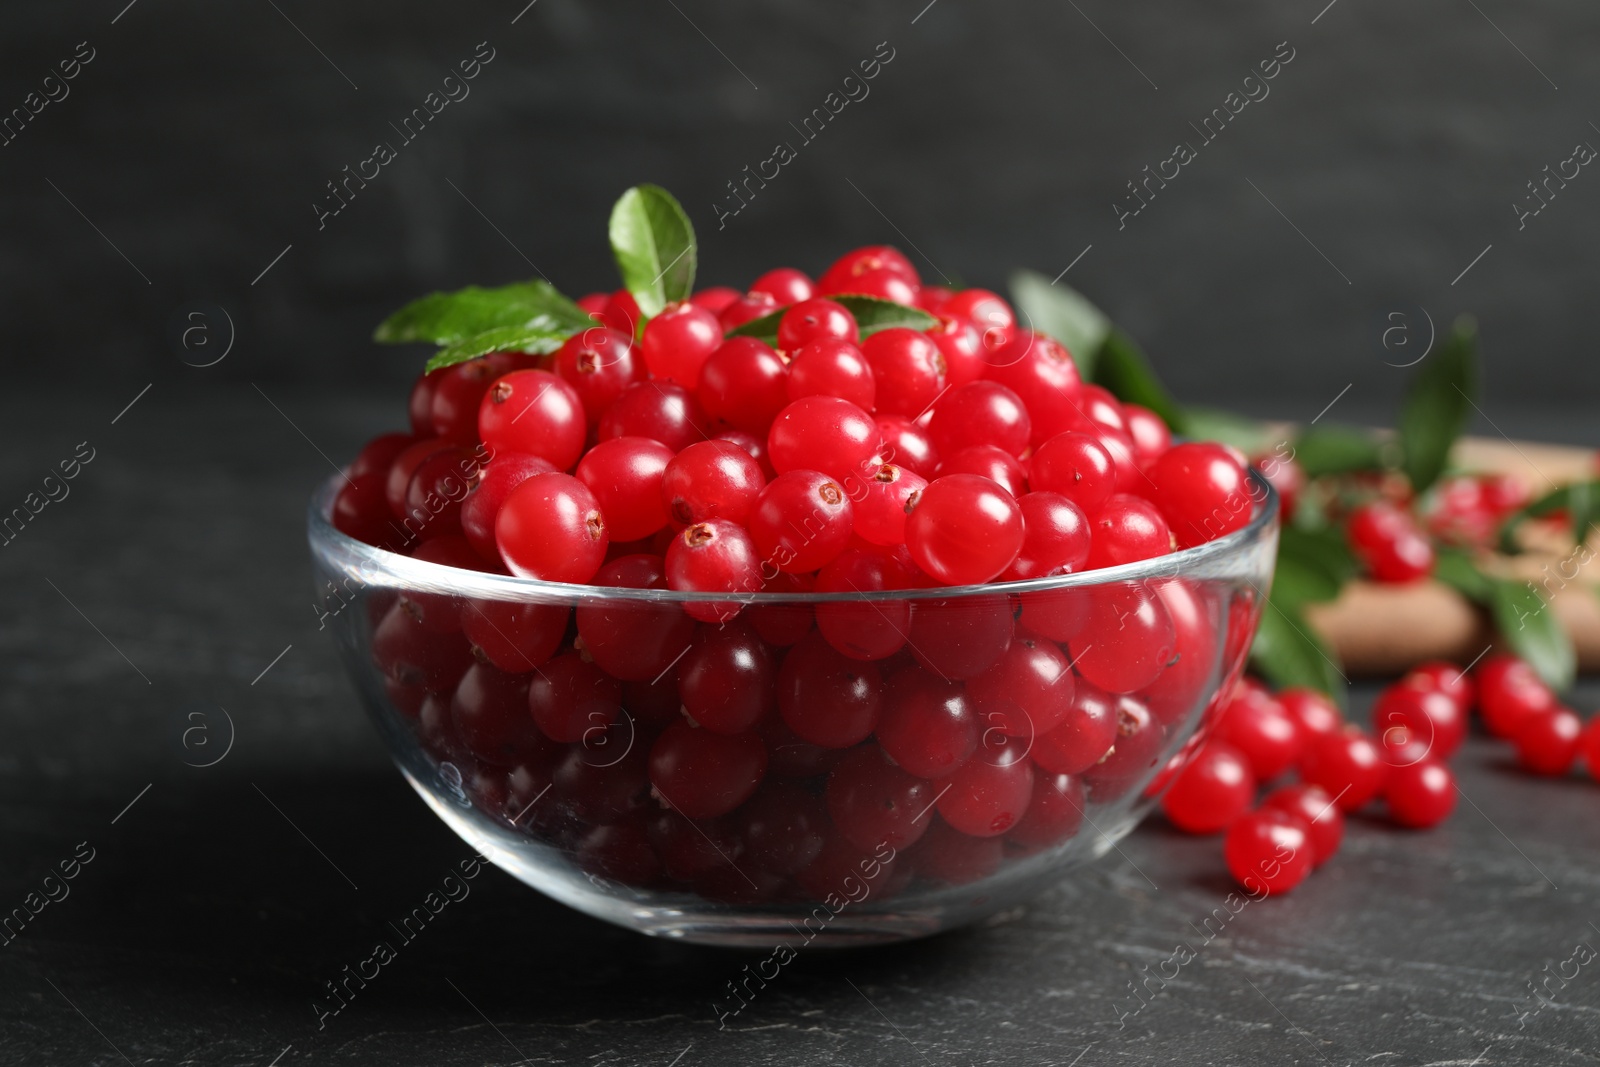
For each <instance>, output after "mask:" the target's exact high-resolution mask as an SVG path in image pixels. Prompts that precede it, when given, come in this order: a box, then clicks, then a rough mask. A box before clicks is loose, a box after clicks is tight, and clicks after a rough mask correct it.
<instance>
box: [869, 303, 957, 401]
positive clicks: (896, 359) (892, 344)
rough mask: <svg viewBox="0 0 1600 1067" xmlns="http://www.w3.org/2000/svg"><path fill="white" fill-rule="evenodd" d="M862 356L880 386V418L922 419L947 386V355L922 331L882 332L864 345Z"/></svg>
mask: <svg viewBox="0 0 1600 1067" xmlns="http://www.w3.org/2000/svg"><path fill="white" fill-rule="evenodd" d="M861 354H862V355H864V356H865V357H866V359H867V363H868V365H870V366H871V367H872V376H873V380H874V381H875V382H876V383H877V389H878V408H877V410H878V413H879V414H880V415H904V416H906V417H907V418H910V419H916V418H919V417H920V416H922V415H923V414H925V413H926V412H927V410H928V408H929V406H930V405H932V404H933V402H934V401H935V400H937V399H939V393H940V391H941V390H942V389H944V387H945V376H944V355H943V354H942V353H941V352H940V351H939V346H938V345H936V344H934V343H933V341H932V339H931V338H929V337H928V335H927V334H925V333H922V332H921V331H920V330H912V329H908V328H906V327H903V326H894V327H891V328H889V329H887V330H879V331H878V332H877V333H875V334H873V335H872V336H871V337H868V338H867V339H866V340H865V341H863V342H861Z"/></svg>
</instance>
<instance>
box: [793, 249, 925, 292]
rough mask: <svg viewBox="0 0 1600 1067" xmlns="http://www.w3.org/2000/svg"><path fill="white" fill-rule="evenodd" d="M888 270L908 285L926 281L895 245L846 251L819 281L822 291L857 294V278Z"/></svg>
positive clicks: (818, 284)
mask: <svg viewBox="0 0 1600 1067" xmlns="http://www.w3.org/2000/svg"><path fill="white" fill-rule="evenodd" d="M880 270H881V271H888V272H889V273H890V274H894V275H897V276H898V277H899V278H900V279H901V280H902V281H904V282H905V283H906V284H908V285H912V286H918V285H921V284H922V280H921V279H920V278H919V277H918V276H917V269H916V268H915V267H913V266H912V265H911V260H909V259H907V258H906V255H905V253H904V252H902V251H900V250H899V249H898V248H895V247H894V246H892V245H865V246H863V247H861V248H857V249H853V250H852V251H849V252H846V253H845V254H844V255H842V256H840V257H839V258H838V259H836V260H834V261H833V265H832V266H830V267H829V268H828V270H827V272H826V273H824V274H823V276H822V277H821V278H819V279H818V280H817V286H818V288H819V289H828V290H831V291H833V292H836V293H853V292H857V291H858V290H856V289H853V288H851V285H852V282H853V279H855V278H858V277H860V276H861V275H863V274H866V273H868V272H870V271H880Z"/></svg>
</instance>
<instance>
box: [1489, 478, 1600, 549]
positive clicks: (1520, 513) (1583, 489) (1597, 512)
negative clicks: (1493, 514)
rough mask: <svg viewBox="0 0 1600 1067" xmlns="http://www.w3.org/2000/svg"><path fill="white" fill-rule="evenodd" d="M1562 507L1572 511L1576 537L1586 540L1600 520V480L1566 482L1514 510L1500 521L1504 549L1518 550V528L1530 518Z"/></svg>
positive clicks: (1546, 514)
mask: <svg viewBox="0 0 1600 1067" xmlns="http://www.w3.org/2000/svg"><path fill="white" fill-rule="evenodd" d="M1558 511H1565V512H1567V513H1568V516H1569V517H1570V519H1571V521H1572V537H1573V540H1574V541H1576V542H1577V543H1578V544H1580V545H1581V544H1583V543H1584V542H1585V541H1587V540H1588V539H1589V533H1590V527H1591V526H1593V525H1594V524H1595V523H1596V522H1597V521H1600V481H1592V482H1573V483H1572V484H1571V485H1564V486H1562V487H1561V488H1560V489H1556V490H1553V491H1551V492H1549V493H1546V494H1545V495H1544V496H1542V497H1540V498H1539V499H1538V500H1535V501H1533V502H1532V503H1531V504H1528V505H1526V506H1524V507H1522V508H1519V509H1518V510H1516V511H1514V512H1512V513H1511V514H1510V515H1508V516H1507V517H1506V520H1505V521H1504V522H1502V523H1501V524H1500V551H1502V552H1505V553H1507V554H1513V553H1515V552H1517V551H1518V548H1517V542H1516V537H1515V534H1516V531H1517V528H1518V527H1520V526H1521V525H1522V524H1523V523H1524V522H1526V521H1527V520H1528V519H1542V518H1545V517H1546V516H1549V515H1554V514H1555V513H1556V512H1558Z"/></svg>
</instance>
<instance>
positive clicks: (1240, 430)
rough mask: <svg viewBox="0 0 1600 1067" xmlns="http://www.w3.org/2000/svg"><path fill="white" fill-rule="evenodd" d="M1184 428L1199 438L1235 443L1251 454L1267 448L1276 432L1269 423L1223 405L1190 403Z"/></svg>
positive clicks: (1226, 443)
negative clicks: (1273, 433)
mask: <svg viewBox="0 0 1600 1067" xmlns="http://www.w3.org/2000/svg"><path fill="white" fill-rule="evenodd" d="M1183 432H1184V433H1186V434H1188V435H1189V436H1190V437H1192V438H1194V439H1195V440H1197V441H1221V442H1222V443H1223V444H1225V445H1232V446H1233V447H1234V448H1237V449H1238V450H1239V451H1241V452H1243V453H1244V454H1245V455H1247V456H1254V455H1256V454H1258V453H1260V452H1263V451H1265V450H1266V449H1267V448H1268V447H1269V446H1270V445H1271V444H1272V433H1271V432H1270V431H1269V430H1268V429H1267V424H1266V423H1264V422H1262V421H1261V420H1260V419H1252V418H1250V417H1249V416H1248V415H1237V414H1235V413H1233V412H1231V411H1223V410H1222V409H1221V408H1207V407H1188V406H1186V407H1185V408H1184V409H1183Z"/></svg>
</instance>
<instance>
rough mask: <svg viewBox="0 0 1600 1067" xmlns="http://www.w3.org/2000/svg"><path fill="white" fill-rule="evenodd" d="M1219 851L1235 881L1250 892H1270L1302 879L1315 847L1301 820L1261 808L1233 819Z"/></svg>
mask: <svg viewBox="0 0 1600 1067" xmlns="http://www.w3.org/2000/svg"><path fill="white" fill-rule="evenodd" d="M1222 850H1223V857H1224V859H1225V860H1226V861H1227V864H1228V870H1229V872H1230V873H1232V875H1233V877H1234V880H1235V881H1237V882H1238V883H1239V884H1240V885H1241V886H1242V887H1244V889H1245V890H1247V891H1248V892H1250V893H1252V894H1254V893H1261V894H1263V895H1271V894H1273V893H1287V892H1288V891H1289V890H1291V889H1293V888H1294V887H1295V886H1297V885H1299V884H1300V883H1301V882H1303V881H1305V877H1306V875H1308V874H1310V873H1311V868H1312V864H1313V862H1314V861H1313V858H1312V857H1313V853H1314V851H1315V846H1314V845H1313V843H1312V840H1311V830H1310V827H1309V826H1308V825H1307V823H1306V821H1305V819H1303V818H1301V817H1300V816H1299V815H1297V814H1294V813H1292V812H1288V811H1283V810H1281V809H1277V808H1264V809H1262V810H1260V811H1253V812H1251V813H1250V814H1248V815H1245V816H1243V817H1242V818H1240V819H1238V820H1236V821H1235V822H1234V824H1233V826H1232V827H1230V828H1229V830H1228V837H1227V840H1226V841H1224V842H1223V846H1222Z"/></svg>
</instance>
